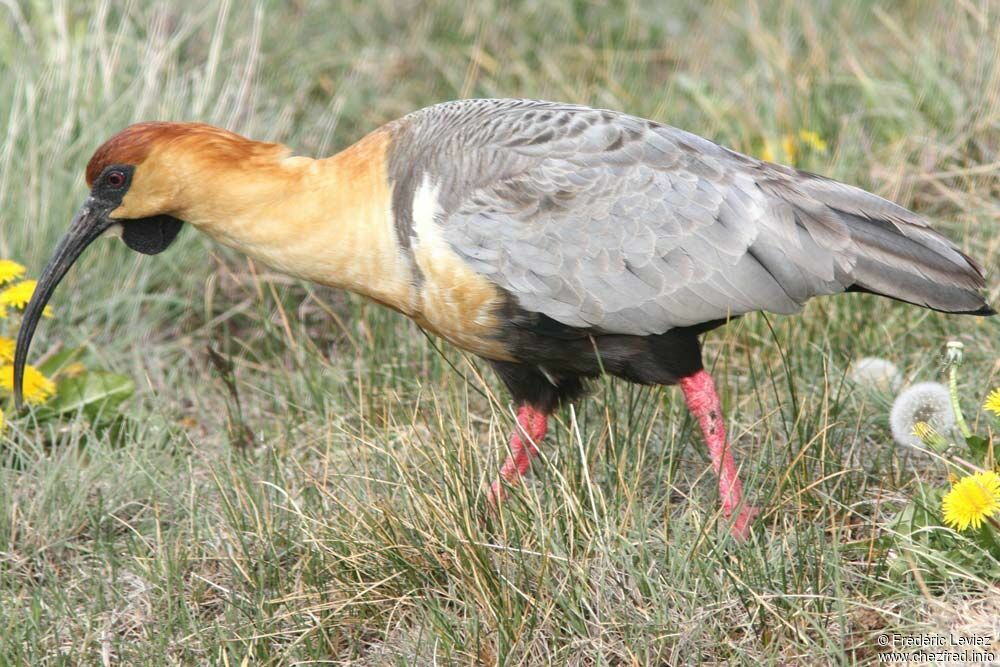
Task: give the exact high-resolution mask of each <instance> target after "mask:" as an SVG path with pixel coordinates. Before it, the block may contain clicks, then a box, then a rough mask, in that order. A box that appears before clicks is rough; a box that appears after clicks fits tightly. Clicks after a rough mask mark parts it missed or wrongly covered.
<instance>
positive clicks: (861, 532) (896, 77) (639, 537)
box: [0, 0, 1000, 665]
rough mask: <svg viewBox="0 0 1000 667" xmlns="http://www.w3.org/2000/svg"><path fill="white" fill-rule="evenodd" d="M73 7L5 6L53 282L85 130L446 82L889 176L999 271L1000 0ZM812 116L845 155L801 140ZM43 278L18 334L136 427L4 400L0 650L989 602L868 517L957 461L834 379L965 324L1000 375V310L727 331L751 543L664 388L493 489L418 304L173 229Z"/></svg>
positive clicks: (538, 631) (549, 654)
mask: <svg viewBox="0 0 1000 667" xmlns="http://www.w3.org/2000/svg"><path fill="white" fill-rule="evenodd" d="M86 4H87V3H65V2H55V3H52V4H50V3H47V2H42V1H40V0H39V1H35V0H24V1H20V0H14V1H13V2H2V3H0V73H2V74H0V137H2V139H0V142H2V143H0V221H2V222H0V256H4V257H14V258H17V259H19V260H21V261H23V262H25V263H27V264H28V265H29V266H30V267H31V270H32V272H33V273H34V274H35V275H37V273H38V271H39V269H40V267H41V265H42V263H43V262H44V260H45V259H46V257H47V255H48V253H49V252H50V251H51V248H52V247H53V245H54V243H55V241H56V239H57V238H58V236H59V235H60V234H61V233H62V231H63V230H64V228H65V226H66V224H67V222H68V221H69V219H70V217H71V215H72V213H73V211H74V210H75V208H76V206H78V204H79V202H80V201H81V200H82V198H83V196H84V194H85V187H84V185H83V179H82V173H83V166H84V164H85V162H86V159H87V158H88V157H89V155H90V153H91V151H93V149H94V148H95V147H96V146H97V145H98V144H99V143H100V142H101V141H102V140H103V139H104V138H106V137H107V136H109V135H110V134H111V133H113V132H115V131H117V130H118V129H119V128H121V127H123V126H124V125H126V124H127V123H129V122H132V121H135V120H140V119H149V118H163V119H198V120H204V121H208V122H212V123H216V124H221V125H224V126H227V127H230V128H232V129H234V130H237V131H240V132H243V133H245V134H248V135H250V136H254V137H256V138H260V139H272V140H279V141H282V142H285V143H287V144H289V145H291V146H292V147H294V148H295V149H296V150H297V151H300V152H302V153H305V154H326V153H328V152H332V151H334V150H336V149H337V148H339V147H342V146H345V145H347V144H348V143H350V142H351V141H353V140H354V139H356V138H358V137H360V136H361V135H362V134H363V133H365V132H366V131H368V130H369V129H371V128H374V127H375V126H377V125H379V124H381V123H382V122H385V121H388V120H390V119H392V118H395V117H397V116H399V115H401V114H403V113H405V112H407V111H410V110H412V109H415V108H418V107H420V106H423V105H426V104H429V103H433V102H436V101H440V100H445V99H452V98H457V97H463V96H522V97H541V98H550V99H559V100H564V101H572V102H582V103H588V104H593V105H598V106H604V107H611V108H615V109H622V110H627V111H629V112H632V113H635V114H639V115H643V116H647V117H650V118H654V119H657V120H661V121H664V122H667V123H670V124H673V125H677V126H680V127H684V128H686V129H689V130H692V131H694V132H697V133H699V134H702V135H705V136H707V137H710V138H712V139H714V140H716V141H719V142H721V143H723V144H726V145H728V146H731V147H733V148H735V149H738V150H742V151H747V152H753V153H756V154H758V155H760V154H763V153H766V152H767V151H770V152H771V153H773V154H774V155H775V159H777V160H779V161H786V162H787V161H789V160H790V159H792V158H794V160H795V162H796V163H797V165H798V166H800V167H803V168H806V169H810V170H814V171H819V172H821V173H824V174H828V175H831V176H834V177H837V178H841V179H844V180H847V181H850V182H853V183H857V184H859V185H861V186H864V187H867V188H870V189H873V190H874V191H876V192H878V193H880V194H883V195H886V196H889V197H892V198H894V199H896V200H897V201H899V202H901V203H903V204H906V205H909V206H912V207H914V208H916V209H917V210H919V211H921V212H923V213H925V214H926V215H928V216H930V217H932V218H934V219H935V220H937V221H939V227H940V228H942V229H944V230H946V231H947V232H949V234H950V235H951V236H952V237H953V238H955V239H960V240H961V244H962V246H963V247H964V248H965V249H966V250H967V251H969V252H970V253H971V254H973V255H974V256H976V257H978V258H979V259H980V260H982V261H984V262H985V264H986V265H987V267H989V268H990V270H991V278H992V282H993V284H994V289H993V290H992V299H993V301H994V303H996V300H997V296H998V292H997V289H996V287H995V285H996V271H995V268H996V265H997V260H998V244H1000V241H998V240H997V239H998V238H1000V235H998V234H997V233H996V229H997V228H996V221H997V214H998V211H1000V185H998V180H997V179H998V174H1000V167H998V166H997V165H998V159H1000V157H998V151H1000V139H998V137H1000V106H998V100H1000V59H998V48H1000V46H998V45H1000V16H998V14H1000V6H998V5H997V4H995V3H990V2H978V1H977V0H966V1H963V2H956V3H937V2H929V1H928V2H913V3H905V4H903V3H876V2H866V1H857V0H852V1H850V2H834V1H832V0H831V1H829V2H816V3H798V2H792V1H790V0H789V1H785V2H782V1H776V2H751V3H749V4H746V5H745V4H744V3H737V2H734V3H731V4H730V3H719V2H715V3H709V4H708V6H703V3H702V2H696V1H692V2H686V3H681V2H675V3H670V4H669V5H668V6H664V5H663V3H659V2H653V1H652V0H649V1H648V2H640V1H635V2H628V1H626V2H600V3H585V2H577V1H574V0H556V1H554V2H546V3H524V4H523V5H521V6H520V8H519V9H511V8H504V7H501V6H499V5H498V6H496V7H489V6H486V3H481V4H476V5H474V6H473V7H468V8H466V7H464V6H463V4H462V3H457V2H453V1H452V0H439V1H437V2H431V3H416V2H398V3H395V2H389V1H386V0H365V1H360V0H346V1H345V2H342V3H339V4H338V5H337V6H336V8H333V7H334V5H333V3H324V2H308V1H307V0H302V1H300V2H293V3H285V2H278V1H275V2H271V3H264V4H260V5H256V6H244V4H245V3H236V2H225V3H222V4H214V3H211V2H198V3H196V2H190V3H171V5H172V6H171V7H170V8H168V6H167V4H163V3H156V4H154V3H150V2H143V1H139V2H130V3H111V2H102V3H97V5H96V7H95V8H93V9H87V8H85V6H86ZM803 129H804V130H809V131H814V132H816V133H817V134H818V135H819V136H820V137H821V138H822V139H823V140H824V141H825V142H826V143H827V149H826V151H823V150H820V149H818V148H816V147H812V148H810V147H809V146H807V145H805V144H804V143H802V142H799V143H800V145H799V146H797V147H796V150H795V151H794V155H792V152H793V151H791V150H789V149H788V148H789V147H786V146H783V143H786V142H783V139H784V138H785V137H786V135H791V136H792V137H795V136H797V135H798V133H799V131H800V130H803ZM54 305H55V308H56V311H57V318H56V319H55V320H49V321H46V322H44V323H43V325H42V330H41V332H40V337H39V338H38V339H37V342H36V344H35V350H36V354H38V353H41V352H44V351H45V350H46V349H48V348H51V346H53V345H55V344H57V342H62V343H64V344H72V345H79V344H85V345H87V346H88V354H89V358H88V364H90V365H91V366H94V367H101V368H108V369H112V370H114V371H117V372H121V373H125V374H127V375H129V376H130V377H132V378H134V379H135V382H136V384H137V385H138V387H139V391H138V394H137V395H136V397H134V398H133V399H132V400H131V401H130V402H129V403H128V404H127V405H126V408H125V409H126V412H127V413H128V415H129V417H130V418H131V420H132V422H131V423H132V427H131V428H130V429H129V430H128V432H127V433H126V435H125V437H124V438H120V439H118V440H115V439H113V438H111V437H110V435H109V434H108V433H106V432H98V431H95V429H93V428H91V427H90V426H88V424H87V423H86V422H85V420H83V419H82V418H78V419H67V420H64V421H62V422H60V423H58V424H57V425H53V424H50V425H47V426H45V427H43V428H41V429H33V428H32V427H31V422H30V420H28V419H22V420H18V421H14V422H13V423H11V424H9V425H8V428H7V429H6V431H5V433H4V436H3V438H4V440H3V451H4V452H5V454H4V456H3V466H2V468H0V663H3V664H32V665H38V664H76V663H87V664H100V663H102V662H103V663H104V664H204V663H220V664H232V665H235V664H287V663H292V662H300V663H308V662H309V661H318V662H325V663H326V664H344V665H347V664H350V665H382V664H399V665H409V664H480V663H481V664H503V665H515V664H523V665H536V664H581V665H590V664H593V665H646V664H677V663H690V662H697V661H704V662H709V663H727V664H741V663H750V662H753V663H759V664H796V663H803V664H824V663H850V662H867V661H872V660H874V659H875V656H876V655H877V646H876V644H875V643H874V642H873V637H874V635H875V634H877V633H879V632H883V631H899V632H906V633H913V632H918V631H923V630H926V629H928V628H934V627H938V628H941V627H945V628H947V627H952V626H955V625H956V624H957V623H959V622H961V623H964V624H965V626H966V627H974V626H975V624H976V623H977V622H978V621H977V620H976V619H977V618H981V619H986V620H983V621H982V622H983V623H986V626H985V627H987V628H988V627H989V623H995V621H993V620H989V619H993V618H995V616H994V615H995V614H996V604H995V599H993V598H990V597H989V596H988V595H987V594H986V591H988V590H990V587H991V586H990V582H985V581H981V580H977V579H975V578H971V579H970V578H965V579H957V578H956V580H955V581H954V582H953V583H946V584H944V585H943V586H940V587H935V588H929V589H924V588H922V587H921V585H920V581H918V580H915V579H914V578H913V577H912V576H909V575H907V576H903V577H901V578H893V577H890V576H888V574H887V571H886V560H887V555H886V554H885V553H884V552H883V551H881V550H879V549H877V548H874V545H875V542H874V540H875V539H876V538H877V537H879V536H880V535H882V534H884V531H885V530H886V522H887V520H888V519H889V518H890V517H891V516H892V513H893V512H894V511H895V510H897V509H898V508H899V506H900V502H901V501H903V500H905V499H906V498H907V497H908V496H909V489H911V488H912V486H913V484H914V483H915V482H916V481H918V480H920V479H925V478H933V477H934V476H937V475H939V467H938V466H934V465H931V464H930V463H929V462H928V461H927V460H926V459H924V458H921V457H919V456H914V454H913V453H912V452H911V451H908V450H906V449H903V448H900V447H898V446H896V445H895V444H894V443H893V442H892V439H891V437H890V435H889V433H888V425H887V411H888V403H889V401H890V400H891V397H886V396H883V395H879V394H877V393H872V392H868V391H864V390H861V389H858V388H856V387H854V386H852V385H851V384H850V383H848V382H847V381H846V380H845V379H844V378H845V373H846V372H847V369H848V368H849V366H850V364H851V362H852V360H855V359H857V358H859V357H862V356H868V355H877V356H881V357H885V358H887V359H890V360H891V361H893V362H895V363H896V364H898V365H899V366H900V367H901V368H902V369H903V370H904V373H905V375H906V377H907V378H908V379H935V378H936V377H937V373H938V370H937V369H938V361H939V356H940V350H941V348H942V346H943V344H944V342H945V341H946V340H948V339H950V338H958V339H960V340H963V341H964V342H965V344H966V348H967V357H968V359H969V363H968V364H967V366H966V369H965V376H964V377H965V383H966V386H965V387H963V393H964V395H965V396H966V398H967V401H968V406H967V407H969V408H973V407H974V406H975V405H976V403H978V402H979V401H980V400H981V398H982V396H983V394H984V393H985V391H986V390H987V389H988V388H989V387H990V386H993V385H995V384H997V380H996V378H995V377H994V375H995V373H996V372H997V371H998V369H1000V361H998V360H1000V343H998V336H997V334H998V324H997V322H996V321H982V320H977V319H974V318H958V317H951V318H949V317H944V316H940V315H937V314H933V313H928V312H925V311H921V310H919V309H916V308H912V307H906V306H903V305H894V304H890V303H888V302H885V301H880V300H877V299H874V298H867V297H863V296H849V297H840V298H835V299H826V300H821V301H817V302H814V303H812V304H810V306H809V307H808V308H807V309H806V311H805V313H804V314H803V315H802V316H800V317H795V318H783V317H767V318H765V317H764V316H761V315H757V316H751V317H747V318H744V319H743V320H741V321H740V322H738V323H735V324H733V325H730V326H729V327H727V328H725V329H723V330H720V331H717V332H715V333H713V334H711V335H710V336H709V337H708V340H707V343H706V349H707V358H708V359H709V360H710V361H711V363H712V364H713V365H714V367H715V373H716V377H717V378H718V380H719V382H720V385H721V387H722V391H723V394H724V401H725V403H726V406H727V412H728V417H729V419H730V424H731V430H732V433H733V435H734V438H735V448H736V450H737V454H738V460H739V461H740V462H741V463H742V466H743V474H744V476H745V480H746V481H747V483H748V489H749V493H750V494H751V497H753V498H754V499H755V500H756V502H757V503H758V504H759V505H761V506H762V507H763V508H764V512H763V515H762V519H761V521H760V523H759V524H758V525H757V527H756V530H755V534H754V536H753V539H752V540H750V541H749V542H748V543H747V544H744V545H738V544H735V543H733V542H732V541H730V540H729V539H728V538H726V537H725V532H724V530H723V527H722V526H721V525H719V523H718V517H717V515H716V506H717V497H716V494H715V492H714V484H713V478H712V475H711V473H710V470H709V468H708V464H707V455H706V452H705V449H704V447H703V445H702V443H701V441H700V438H698V437H697V435H696V433H695V432H694V431H693V430H692V423H691V421H690V419H689V418H688V417H687V415H686V412H685V410H684V409H683V404H682V401H681V400H680V397H679V394H678V393H677V392H676V390H669V389H667V390H663V389H657V390H651V389H642V388H635V387H631V386H628V385H626V384H623V383H618V382H614V381H606V382H602V383H599V384H598V385H596V386H595V388H594V389H595V390H594V392H593V395H592V397H591V399H590V400H588V401H586V402H583V403H581V404H579V405H577V406H575V407H574V408H573V409H566V410H564V411H563V412H561V413H560V414H559V416H558V419H557V420H556V423H555V425H554V427H553V428H552V429H551V431H550V433H551V436H550V437H549V439H548V440H547V441H546V444H545V447H544V448H543V457H542V458H543V460H542V461H541V462H540V463H539V464H538V465H536V466H535V467H534V469H533V475H532V478H531V481H530V482H529V484H528V485H527V487H526V489H525V490H524V492H522V493H518V494H517V495H516V498H515V500H514V501H513V502H511V503H510V504H509V505H508V508H507V509H506V510H505V511H504V512H503V514H502V516H501V517H499V518H491V519H486V520H484V519H483V518H482V516H481V509H482V504H483V490H484V488H485V487H486V484H487V482H488V480H489V479H490V477H491V475H492V474H493V473H494V471H495V470H496V469H497V467H498V464H499V461H500V460H501V459H502V457H503V455H504V453H505V450H504V447H505V441H506V433H507V432H508V431H509V429H510V428H511V425H512V415H511V407H510V406H509V405H508V404H507V402H506V398H505V396H504V394H503V393H502V391H501V390H500V388H499V385H498V383H497V381H496V380H495V379H494V378H493V377H492V376H491V375H490V374H489V373H488V371H487V369H486V368H485V367H484V365H483V364H481V363H479V362H477V361H475V360H474V359H472V358H469V357H466V356H463V355H462V354H460V353H458V352H457V351H456V350H454V349H452V348H450V347H448V346H447V345H445V344H443V343H441V342H440V341H436V340H428V339H427V338H425V337H424V336H423V335H421V333H420V331H419V330H418V329H417V328H416V327H414V326H413V325H412V324H411V323H409V322H408V321H406V320H404V319H403V318H401V317H399V316H397V315H395V314H393V313H390V312H387V311H385V310H383V309H381V308H379V307H377V306H374V305H371V304H367V303H365V302H363V301H361V300H360V299H357V298H354V297H350V296H347V295H344V294H342V293H339V292H335V291H331V290H326V289H318V288H316V287H313V286H310V285H305V284H301V283H299V282H297V281H293V280H289V279H287V278H284V277H282V276H280V275H276V274H273V273H270V272H269V271H268V270H267V269H266V267H262V266H253V265H251V264H249V263H248V262H247V261H246V260H245V259H243V258H241V257H239V256H237V255H235V254H233V253H230V252H228V251H225V250H223V249H221V248H219V247H217V246H213V245H211V244H210V243H208V242H207V241H206V240H204V239H202V238H201V237H199V236H198V235H197V234H195V233H194V232H193V231H191V230H185V231H184V232H183V233H182V235H181V239H180V240H179V242H178V243H177V244H176V245H175V247H174V248H172V249H171V250H170V251H169V252H168V253H166V254H164V255H162V256H160V257H157V258H139V257H137V256H136V255H134V254H132V253H130V252H129V251H127V250H126V249H125V248H124V247H123V246H121V244H117V243H98V244H96V245H95V247H93V248H92V249H91V250H90V251H89V252H88V253H87V254H86V255H85V257H84V259H83V260H82V261H81V262H80V263H79V264H78V266H77V268H76V269H75V270H74V271H73V272H72V273H71V275H70V276H69V278H68V279H67V281H66V282H65V283H64V285H63V287H62V288H61V289H60V291H59V292H57V295H56V300H55V302H54ZM208 346H212V347H214V348H215V349H217V350H219V351H220V352H221V353H222V354H224V355H228V356H229V357H230V358H231V359H232V361H233V362H234V371H233V377H234V378H235V383H236V387H237V390H238V394H239V399H240V407H241V415H240V414H239V413H237V412H236V410H235V408H234V401H233V399H232V396H231V395H230V393H229V392H228V390H227V389H226V384H225V381H224V378H222V377H220V375H219V373H218V372H217V371H216V370H214V369H213V366H212V365H211V363H210V362H209V355H208V353H207V348H208ZM247 433H249V435H247ZM991 605H993V606H991ZM991 609H992V611H991ZM977 614H978V615H979V616H978V617H977ZM970 624H971V625H970ZM980 629H982V628H980ZM994 634H996V632H994Z"/></svg>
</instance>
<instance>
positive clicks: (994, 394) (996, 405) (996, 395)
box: [983, 388, 1000, 417]
mask: <svg viewBox="0 0 1000 667" xmlns="http://www.w3.org/2000/svg"><path fill="white" fill-rule="evenodd" d="M983 409H984V410H989V411H990V412H992V413H993V414H995V415H996V416H997V417H1000V388H998V389H994V390H993V391H991V392H990V395H989V396H987V397H986V401H985V402H983Z"/></svg>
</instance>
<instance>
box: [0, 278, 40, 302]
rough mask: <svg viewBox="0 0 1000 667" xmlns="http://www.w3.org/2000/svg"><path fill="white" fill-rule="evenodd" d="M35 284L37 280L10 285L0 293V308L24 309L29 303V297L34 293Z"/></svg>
mask: <svg viewBox="0 0 1000 667" xmlns="http://www.w3.org/2000/svg"><path fill="white" fill-rule="evenodd" d="M37 283H38V281H37V280H22V281H21V282H19V283H17V284H16V285H11V286H10V287H8V288H7V289H5V290H4V291H2V292H0V306H13V307H14V308H24V307H25V306H27V305H28V302H29V301H31V295H32V294H34V293H35V285H36V284H37Z"/></svg>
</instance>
